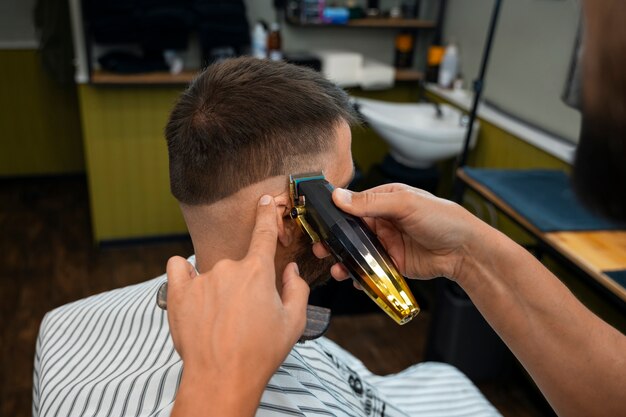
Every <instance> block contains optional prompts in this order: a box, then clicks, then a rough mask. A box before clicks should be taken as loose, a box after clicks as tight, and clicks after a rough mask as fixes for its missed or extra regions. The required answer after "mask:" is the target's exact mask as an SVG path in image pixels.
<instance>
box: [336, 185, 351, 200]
mask: <svg viewBox="0 0 626 417" xmlns="http://www.w3.org/2000/svg"><path fill="white" fill-rule="evenodd" d="M335 192H336V193H337V199H339V201H341V202H342V203H344V204H351V203H352V192H350V191H348V190H346V189H343V188H337V190H336V191H335Z"/></svg>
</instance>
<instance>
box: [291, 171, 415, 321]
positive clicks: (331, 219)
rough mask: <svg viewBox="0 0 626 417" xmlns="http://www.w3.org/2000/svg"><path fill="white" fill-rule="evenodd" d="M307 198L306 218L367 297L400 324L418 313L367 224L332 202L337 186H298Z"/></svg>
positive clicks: (311, 183)
mask: <svg viewBox="0 0 626 417" xmlns="http://www.w3.org/2000/svg"><path fill="white" fill-rule="evenodd" d="M297 187H298V195H300V196H304V208H305V213H304V217H305V219H306V221H307V222H308V223H309V225H311V227H313V228H314V229H315V231H316V232H317V234H318V236H319V238H320V240H321V241H323V242H324V243H325V245H326V246H327V247H328V249H329V250H330V252H331V253H332V254H333V256H334V257H335V259H336V260H337V261H338V262H341V263H342V264H343V265H344V266H345V267H346V268H347V269H348V272H349V273H350V275H351V276H352V279H354V280H356V281H357V282H358V283H359V284H361V286H362V287H363V289H364V290H365V292H366V293H367V294H368V296H369V297H370V298H371V299H372V300H374V302H376V304H378V305H379V306H380V307H381V308H382V309H383V310H384V311H385V312H386V313H387V314H389V315H390V316H391V317H392V318H393V319H394V320H395V321H396V322H398V323H400V324H404V323H407V322H408V321H410V320H411V319H412V318H413V317H415V316H416V315H417V314H418V313H419V307H418V306H417V303H416V301H415V298H414V297H413V294H412V293H411V291H410V289H409V288H408V286H407V285H406V282H405V280H404V277H402V275H400V273H399V272H398V271H397V269H396V268H395V266H394V264H393V262H392V260H391V258H390V257H389V255H388V254H387V252H386V251H385V249H384V247H383V245H382V244H381V243H380V241H379V240H378V238H377V237H376V235H375V234H374V233H373V232H372V231H371V230H370V228H369V227H368V226H367V224H365V222H364V221H363V220H362V219H361V218H359V217H356V216H353V215H351V214H348V213H346V212H343V211H341V210H339V209H338V208H337V206H336V205H335V203H334V202H333V201H332V192H333V189H334V187H333V186H332V185H331V184H330V183H329V182H328V181H326V180H325V179H311V180H306V181H300V182H298V184H297Z"/></svg>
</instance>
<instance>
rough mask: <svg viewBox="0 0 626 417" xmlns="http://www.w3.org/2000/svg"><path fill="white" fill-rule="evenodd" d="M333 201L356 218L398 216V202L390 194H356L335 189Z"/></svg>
mask: <svg viewBox="0 0 626 417" xmlns="http://www.w3.org/2000/svg"><path fill="white" fill-rule="evenodd" d="M333 201H334V202H335V204H336V205H337V207H339V208H340V209H341V210H343V211H345V212H347V213H350V214H353V215H355V216H357V217H383V218H394V217H396V216H397V215H398V213H397V212H398V201H396V199H395V198H394V195H393V194H392V193H379V192H371V191H362V192H360V193H356V192H352V191H349V190H346V189H343V188H336V189H335V191H333Z"/></svg>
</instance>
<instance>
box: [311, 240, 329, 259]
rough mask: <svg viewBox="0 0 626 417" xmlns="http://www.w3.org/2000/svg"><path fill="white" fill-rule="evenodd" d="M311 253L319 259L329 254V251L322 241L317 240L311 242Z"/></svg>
mask: <svg viewBox="0 0 626 417" xmlns="http://www.w3.org/2000/svg"><path fill="white" fill-rule="evenodd" d="M312 249H313V255H315V256H316V257H317V258H319V259H324V258H327V257H329V256H330V251H329V250H328V249H326V246H324V244H323V243H321V242H317V243H315V244H313V248H312Z"/></svg>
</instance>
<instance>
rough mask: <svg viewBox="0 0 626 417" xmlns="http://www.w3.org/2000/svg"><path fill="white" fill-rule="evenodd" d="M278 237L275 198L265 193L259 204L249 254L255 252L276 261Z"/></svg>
mask: <svg viewBox="0 0 626 417" xmlns="http://www.w3.org/2000/svg"><path fill="white" fill-rule="evenodd" d="M277 238H278V223H277V221H276V203H275V202H274V198H272V197H271V196H269V195H264V196H263V197H261V199H260V200H259V204H258V206H257V210H256V223H255V225H254V230H253V231H252V239H251V241H250V247H249V249H248V256H249V255H251V254H255V255H258V256H261V257H263V258H266V259H271V260H272V262H274V255H275V254H276V241H277Z"/></svg>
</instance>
